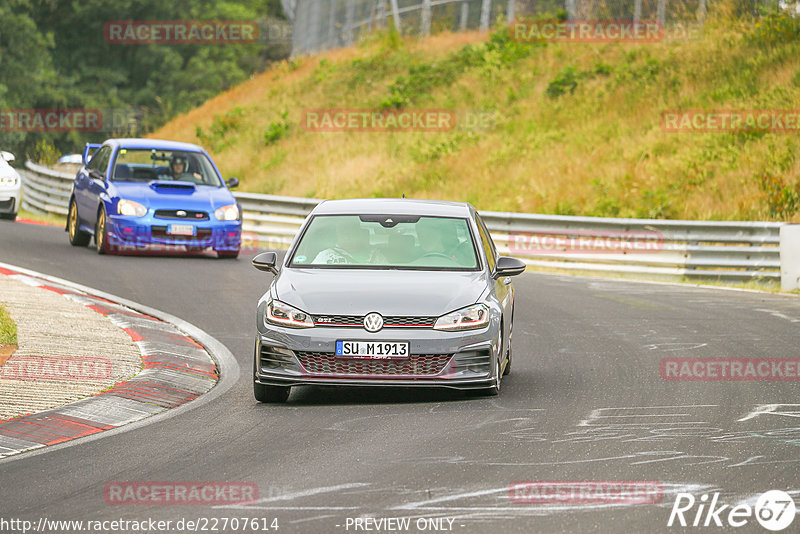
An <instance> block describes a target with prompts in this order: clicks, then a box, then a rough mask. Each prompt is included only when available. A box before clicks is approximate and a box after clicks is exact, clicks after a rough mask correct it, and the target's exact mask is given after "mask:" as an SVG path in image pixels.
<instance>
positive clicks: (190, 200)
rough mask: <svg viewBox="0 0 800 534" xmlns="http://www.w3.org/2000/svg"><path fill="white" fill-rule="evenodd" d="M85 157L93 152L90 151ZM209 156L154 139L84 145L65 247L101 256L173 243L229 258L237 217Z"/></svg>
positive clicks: (236, 243) (230, 184)
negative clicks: (92, 246)
mask: <svg viewBox="0 0 800 534" xmlns="http://www.w3.org/2000/svg"><path fill="white" fill-rule="evenodd" d="M92 151H94V152H93V153H92ZM238 184H239V181H238V180H237V179H236V178H230V179H229V180H228V181H227V182H225V181H224V180H223V179H222V176H221V175H220V172H219V170H218V169H217V167H216V166H215V165H214V162H213V161H212V160H211V157H210V156H209V155H208V153H207V152H206V151H205V150H203V149H202V148H200V147H199V146H197V145H192V144H187V143H178V142H174V141H161V140H156V139H109V140H107V141H106V142H105V143H103V144H102V145H94V144H87V145H86V148H85V149H84V152H83V166H82V167H81V169H80V171H78V174H77V176H76V177H75V181H74V183H73V185H72V194H71V195H70V200H69V211H68V215H67V232H68V233H69V241H70V243H71V244H72V245H74V246H86V245H88V244H89V242H90V241H91V238H92V236H94V242H95V248H96V249H97V252H98V253H100V254H109V253H115V252H121V251H132V250H140V249H143V248H145V247H147V246H148V245H179V246H183V247H185V248H186V249H187V250H189V251H201V250H204V249H206V248H209V247H211V248H213V249H214V251H216V253H217V256H218V257H220V258H236V257H237V256H238V255H239V249H240V247H241V243H242V211H241V206H239V204H238V203H237V202H236V199H235V198H234V196H233V194H232V193H231V192H230V189H229V188H234V187H236V186H237V185H238Z"/></svg>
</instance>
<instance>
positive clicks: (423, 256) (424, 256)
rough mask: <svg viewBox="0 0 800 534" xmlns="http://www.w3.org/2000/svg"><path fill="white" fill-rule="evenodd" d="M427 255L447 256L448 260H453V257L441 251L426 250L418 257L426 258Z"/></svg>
mask: <svg viewBox="0 0 800 534" xmlns="http://www.w3.org/2000/svg"><path fill="white" fill-rule="evenodd" d="M428 256H435V257H439V258H447V259H448V260H450V261H453V258H451V257H450V256H448V255H447V254H444V253H442V252H426V253H425V254H423V255H422V256H420V258H427V257H428Z"/></svg>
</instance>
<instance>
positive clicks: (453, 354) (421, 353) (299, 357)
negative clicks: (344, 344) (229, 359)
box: [254, 315, 500, 389]
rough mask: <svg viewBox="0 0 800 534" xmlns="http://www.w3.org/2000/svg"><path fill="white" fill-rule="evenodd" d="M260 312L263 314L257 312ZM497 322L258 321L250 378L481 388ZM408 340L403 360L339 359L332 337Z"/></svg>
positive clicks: (492, 357) (492, 356)
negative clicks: (471, 326)
mask: <svg viewBox="0 0 800 534" xmlns="http://www.w3.org/2000/svg"><path fill="white" fill-rule="evenodd" d="M261 317H263V315H261ZM499 328H500V326H499V321H498V320H496V319H495V318H493V319H492V320H490V322H489V324H488V325H487V326H485V327H484V328H482V329H479V330H467V331H461V332H446V331H441V330H434V329H433V328H402V327H396V328H384V329H383V330H381V331H379V332H376V333H369V332H367V331H366V330H365V329H364V328H361V327H315V328H308V329H295V328H285V327H280V326H274V325H269V326H267V325H264V324H263V323H262V324H259V328H258V335H257V336H256V343H255V355H254V381H255V382H256V383H258V384H263V385H268V386H299V385H330V386H402V387H409V386H411V387H414V386H419V387H446V388H453V389H484V388H488V387H491V386H492V385H493V384H495V383H496V381H497V379H496V375H497V357H496V354H497V349H496V340H497V339H498V338H499V336H498V332H499ZM339 340H344V341H408V342H410V348H411V355H410V357H408V358H406V359H396V360H390V359H363V358H341V357H337V356H336V355H335V346H336V341H339Z"/></svg>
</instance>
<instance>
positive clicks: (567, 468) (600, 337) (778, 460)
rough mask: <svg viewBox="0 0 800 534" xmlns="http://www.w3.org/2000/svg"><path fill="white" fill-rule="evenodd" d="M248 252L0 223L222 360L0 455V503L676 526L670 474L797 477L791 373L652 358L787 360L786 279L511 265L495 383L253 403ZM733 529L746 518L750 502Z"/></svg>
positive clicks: (765, 486)
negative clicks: (123, 415) (110, 246)
mask: <svg viewBox="0 0 800 534" xmlns="http://www.w3.org/2000/svg"><path fill="white" fill-rule="evenodd" d="M252 256H253V253H250V254H244V255H243V256H242V257H240V258H239V259H238V260H237V261H229V260H217V259H215V258H214V257H213V255H212V254H211V253H208V254H207V255H196V256H186V255H183V256H180V255H175V256H148V257H132V256H124V257H108V256H98V255H97V254H96V253H95V252H94V251H93V250H90V249H88V248H73V247H71V246H70V245H69V243H68V242H67V236H66V233H65V232H64V231H63V230H62V229H59V228H54V227H45V226H35V225H28V224H12V223H5V224H0V262H6V263H11V264H14V265H18V266H21V267H26V268H29V269H34V270H37V271H40V272H43V273H46V274H50V275H53V276H58V277H61V278H64V279H67V280H71V281H74V282H77V283H80V284H84V285H87V286H90V287H93V288H96V289H99V290H102V291H106V292H109V293H112V294H115V295H118V296H120V297H124V298H127V299H130V300H133V301H136V302H140V303H142V304H145V305H147V306H151V307H153V308H156V309H160V310H163V311H165V312H168V313H171V314H174V315H176V316H178V317H180V318H182V319H185V320H187V321H189V322H190V323H192V324H194V325H196V326H198V327H200V328H202V329H203V330H205V331H206V332H208V333H209V334H211V335H212V336H214V337H216V338H217V339H218V340H219V341H221V342H222V343H223V344H225V345H226V346H227V347H228V348H229V349H230V350H231V352H233V354H234V355H235V357H236V358H237V360H238V362H239V366H240V368H241V374H240V378H239V381H238V383H237V384H236V385H235V386H234V387H233V388H232V389H231V390H229V391H228V392H227V393H225V394H223V395H222V396H220V397H218V398H216V399H214V400H213V401H211V402H209V403H207V404H204V405H201V406H199V407H197V408H195V409H192V410H188V411H185V412H183V413H180V414H179V415H176V416H174V417H171V418H168V419H166V420H162V421H157V422H155V423H153V424H150V425H145V426H143V427H141V428H137V429H134V430H132V431H128V432H123V433H119V434H115V435H109V436H107V437H103V438H100V439H95V440H91V441H84V442H81V441H80V440H78V441H77V442H75V443H76V444H75V445H73V446H69V447H64V448H58V449H54V450H50V451H48V452H45V453H43V454H37V455H32V456H28V455H20V456H19V457H16V458H12V459H10V460H9V461H0V517H3V518H21V519H29V520H32V521H34V522H38V520H39V518H41V517H45V518H48V519H64V520H66V519H75V520H114V519H120V518H123V519H131V520H143V519H147V518H154V519H163V520H173V521H176V520H179V519H182V518H185V519H198V518H203V517H207V518H209V517H217V518H225V517H239V518H244V517H247V518H266V519H267V520H268V521H267V523H268V524H269V523H271V522H272V520H273V518H277V520H278V525H279V527H280V529H279V531H278V532H280V533H293V532H303V533H305V532H331V533H335V532H356V531H357V530H355V528H354V524H355V523H353V521H352V520H353V519H354V518H361V517H374V518H412V520H411V527H410V530H407V531H409V532H418V531H419V530H418V529H417V523H415V522H416V520H417V519H419V518H426V519H435V518H442V519H444V521H443V522H442V523H441V524H440V525H441V526H444V527H448V526H449V525H450V523H449V522H448V521H447V519H451V520H454V521H453V522H452V526H449V528H451V529H452V531H455V532H463V533H472V532H492V533H499V532H503V533H506V532H590V531H600V532H645V531H647V532H665V531H682V530H696V529H694V528H689V529H680V528H678V527H672V528H671V529H670V528H668V527H667V521H668V518H669V516H670V510H671V508H672V504H673V502H674V501H675V495H676V494H677V493H678V492H690V493H692V494H693V495H695V496H696V497H697V498H698V499H699V497H700V495H702V494H704V493H705V494H712V493H714V492H719V493H720V497H719V498H720V501H723V502H725V503H727V504H731V505H735V504H737V503H744V502H748V503H750V504H753V503H754V502H755V501H754V499H755V497H757V496H758V495H759V494H760V493H762V492H764V491H767V490H772V489H780V490H784V491H788V492H790V493H791V494H792V495H793V496H794V497H795V500H796V501H797V500H798V497H800V491H799V490H800V484H799V483H798V480H799V479H800V477H799V476H798V474H800V447H799V446H798V445H800V425H798V417H800V395H799V394H798V391H799V390H798V387H799V384H798V382H797V381H769V382H764V381H669V380H664V379H662V378H661V375H660V362H661V360H662V359H663V358H668V357H670V358H674V357H690V358H694V357H719V358H732V357H737V358H795V359H800V300H798V298H797V297H788V296H780V295H768V294H760V293H748V292H738V291H726V290H719V289H705V288H695V287H689V286H679V285H671V284H648V283H637V282H627V281H616V280H606V279H601V278H582V277H568V276H555V275H545V274H536V273H525V274H523V275H521V276H520V277H518V278H517V279H516V280H515V284H516V287H517V310H516V317H515V329H514V348H515V350H514V361H513V372H512V373H511V375H510V376H508V377H506V379H504V380H503V384H502V387H503V390H502V392H501V394H500V396H499V397H495V398H482V397H469V396H466V395H464V394H461V393H459V392H447V391H445V392H439V391H427V390H393V391H386V390H381V389H372V388H367V389H359V388H354V389H345V390H333V389H323V388H319V389H317V388H300V389H295V390H293V391H292V395H291V397H290V398H289V402H288V403H287V404H286V405H259V404H258V403H256V401H255V400H254V398H253V394H252V386H251V371H250V369H251V367H252V347H253V340H254V338H253V336H254V321H255V311H254V309H255V303H256V300H257V299H258V297H259V296H260V295H261V293H262V292H263V291H264V289H265V288H266V287H267V285H268V283H269V281H270V275H268V274H266V273H261V272H258V271H256V270H255V269H254V268H253V267H252V266H251V265H250V259H251V257H252ZM43 320H46V317H45V318H43ZM768 405H769V406H768ZM116 481H147V482H164V481H172V482H186V481H229V482H230V481H242V482H251V483H255V484H256V485H257V486H258V493H259V498H258V500H257V501H256V502H255V503H251V504H247V505H241V506H239V505H220V506H217V507H213V508H211V507H204V506H191V505H184V506H175V505H173V506H159V505H141V506H121V505H113V504H112V505H109V504H107V503H106V500H105V499H104V487H105V486H106V484H107V483H109V482H116ZM520 481H651V482H657V483H659V484H660V487H661V488H662V491H663V499H662V500H661V502H660V503H658V504H619V503H604V504H597V503H585V502H584V503H581V502H574V503H560V502H559V503H551V504H530V503H519V502H514V500H513V499H510V498H509V487H510V486H511V484H513V483H515V482H520ZM695 511H696V508H695V509H693V510H692V511H691V514H688V513H687V518H688V519H689V520H693V519H694V515H695ZM726 513H727V512H726ZM723 517H724V516H723ZM348 518H350V522H348ZM437 524H438V523H424V524H423V523H420V525H423V526H425V525H428V526H429V527H430V526H432V525H437ZM798 524H800V520H795V524H794V525H792V527H791V528H790V529H789V531H792V530H793V531H795V532H796V531H797V530H796V529H797V525H798ZM362 525H363V523H362ZM703 530H706V531H720V530H723V529H721V528H715V527H711V528H706V529H703ZM227 531H233V530H232V529H230V528H229V529H228V530H227ZM237 531H239V532H242V531H244V532H252V530H242V529H241V528H239V529H238V530H237ZM362 531H363V530H362ZM737 531H739V532H764V530H763V529H762V528H761V527H760V526H759V525H758V523H757V522H756V521H755V519H753V518H751V519H750V522H749V523H748V526H746V527H744V528H739V529H737Z"/></svg>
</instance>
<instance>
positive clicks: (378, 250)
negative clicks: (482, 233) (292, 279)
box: [289, 214, 479, 270]
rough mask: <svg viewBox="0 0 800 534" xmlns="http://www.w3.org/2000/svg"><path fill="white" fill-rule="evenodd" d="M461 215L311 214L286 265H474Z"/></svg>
mask: <svg viewBox="0 0 800 534" xmlns="http://www.w3.org/2000/svg"><path fill="white" fill-rule="evenodd" d="M475 251H476V247H475V242H474V239H473V237H472V232H471V231H470V227H469V223H468V221H467V219H463V218H456V217H424V216H418V215H414V216H409V215H385V214H380V215H317V216H315V217H313V218H312V220H311V221H310V223H309V224H308V226H307V227H306V229H305V231H304V232H303V235H302V237H301V238H300V241H299V243H298V244H297V247H296V248H295V251H294V253H293V255H292V258H291V261H290V262H289V267H303V268H309V267H312V268H313V267H328V268H329V267H343V268H348V267H350V268H353V267H357V268H371V269H419V270H477V269H478V266H479V263H478V257H477V255H476V252H475Z"/></svg>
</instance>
